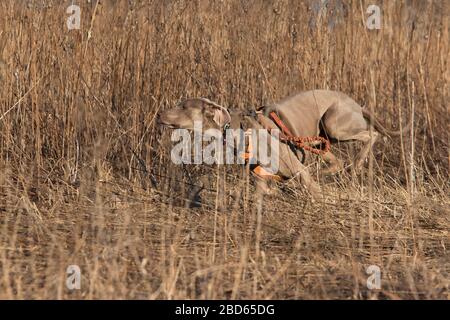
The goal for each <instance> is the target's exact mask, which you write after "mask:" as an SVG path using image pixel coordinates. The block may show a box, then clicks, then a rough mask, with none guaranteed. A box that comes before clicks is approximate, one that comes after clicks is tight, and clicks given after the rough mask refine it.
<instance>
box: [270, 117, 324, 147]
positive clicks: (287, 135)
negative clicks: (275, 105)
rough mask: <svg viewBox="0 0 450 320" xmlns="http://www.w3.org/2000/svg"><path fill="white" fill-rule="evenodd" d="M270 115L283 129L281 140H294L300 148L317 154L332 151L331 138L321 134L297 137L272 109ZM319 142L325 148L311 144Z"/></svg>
mask: <svg viewBox="0 0 450 320" xmlns="http://www.w3.org/2000/svg"><path fill="white" fill-rule="evenodd" d="M269 116H270V117H271V118H272V120H273V121H274V122H275V123H276V124H277V126H278V127H279V128H280V129H281V131H282V133H283V135H280V140H282V141H289V142H292V143H294V144H295V145H296V146H297V147H298V148H301V149H304V150H306V151H309V152H311V153H314V154H317V155H324V154H325V153H327V152H328V151H330V149H331V144H330V140H328V139H326V138H324V137H320V136H309V137H296V136H294V135H293V134H292V132H291V131H290V130H289V128H288V127H287V126H286V125H285V124H284V123H283V121H281V119H280V118H279V117H278V115H277V114H276V113H275V112H274V111H272V112H271V113H270V114H269ZM317 142H319V143H321V144H322V143H323V144H325V147H324V148H323V149H317V148H314V147H313V146H311V144H313V143H314V144H316V143H317Z"/></svg>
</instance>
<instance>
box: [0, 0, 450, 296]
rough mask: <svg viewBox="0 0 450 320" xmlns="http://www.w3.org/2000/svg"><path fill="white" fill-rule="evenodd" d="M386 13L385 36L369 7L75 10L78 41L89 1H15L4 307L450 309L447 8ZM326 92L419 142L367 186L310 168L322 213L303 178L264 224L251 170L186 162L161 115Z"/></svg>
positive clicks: (5, 30)
mask: <svg viewBox="0 0 450 320" xmlns="http://www.w3.org/2000/svg"><path fill="white" fill-rule="evenodd" d="M376 2H377V4H378V5H379V6H380V7H381V9H382V28H381V30H368V29H367V28H366V27H365V25H364V22H365V20H366V19H367V17H368V16H369V14H368V13H366V9H367V7H368V6H369V4H371V3H369V2H368V1H342V2H338V1H330V5H329V8H328V10H327V14H326V15H323V16H322V18H321V19H317V14H316V11H315V9H314V8H315V7H314V4H313V2H312V1H309V2H308V1H298V0H292V1H288V0H280V1H244V0H242V1H238V0H230V1H218V0H217V1H206V0H205V1H202V0H194V1H159V0H158V1H103V2H102V3H101V4H99V5H97V3H96V1H95V0H93V1H91V2H90V3H88V2H87V1H75V3H77V4H79V5H80V6H81V10H82V11H81V18H82V19H81V28H80V30H70V31H69V30H68V29H67V26H66V19H67V18H68V17H69V14H68V13H66V8H67V6H68V5H69V4H71V3H72V2H71V1H31V0H30V1H25V0H23V1H15V0H6V1H1V2H0V12H1V14H0V84H1V85H0V298H3V299H24V298H32V299H78V298H82V299H106V298H113V299H123V298H129V299H183V298H188V299H205V298H208V299H219V298H220V299H272V298H276V299H313V298H318V299H332V298H339V299H367V298H379V299H402V298H403V299H404V298H413V299H429V298H439V299H448V298H450V295H449V286H450V280H449V279H450V275H449V273H450V254H449V248H450V234H449V229H450V211H449V205H450V201H449V183H448V181H449V180H448V178H449V175H448V172H449V171H448V170H449V161H450V154H449V148H448V147H449V135H448V129H449V127H448V123H449V114H448V106H449V104H448V101H449V96H448V92H449V85H448V79H449V65H448V52H449V23H448V16H449V12H448V5H447V2H446V1H427V2H425V1H376ZM341 3H342V5H341ZM313 88H324V89H326V88H328V89H334V90H340V91H343V92H345V93H347V94H348V95H350V96H351V97H353V98H354V99H355V100H356V101H358V102H359V103H361V105H365V106H368V107H372V108H373V109H374V111H375V113H376V114H377V116H378V117H379V118H380V119H381V121H382V122H383V123H384V124H386V126H387V127H390V128H399V127H400V126H402V125H405V123H406V122H407V121H413V122H414V131H413V134H408V135H407V136H406V137H404V138H385V139H380V140H379V142H377V143H376V145H375V147H374V152H373V158H371V159H372V160H371V161H369V163H368V164H367V166H366V168H369V169H370V170H368V169H365V170H363V172H361V173H359V174H355V173H348V174H339V175H337V176H335V177H332V178H325V177H322V176H321V175H320V170H316V169H317V165H316V164H311V170H312V172H315V177H316V178H317V179H318V180H319V181H320V184H321V186H322V187H323V189H324V193H323V196H322V198H321V200H319V201H317V202H312V201H311V200H310V198H309V197H308V196H307V195H306V194H305V193H304V192H302V188H301V187H300V186H299V185H298V183H297V182H292V183H291V184H289V185H287V186H282V188H281V191H280V192H279V193H278V194H276V195H272V196H268V197H266V198H265V199H264V206H263V211H262V213H261V214H258V212H257V211H256V208H255V205H254V199H253V197H252V190H253V184H252V182H251V180H250V179H246V177H245V175H243V174H242V170H240V169H239V168H234V167H233V168H230V167H226V168H215V167H205V166H184V167H180V166H175V165H173V164H172V163H171V162H170V147H171V142H170V131H169V130H166V129H162V128H160V127H159V126H158V125H157V123H156V121H155V119H156V116H157V114H158V112H159V111H160V110H164V109H166V108H170V107H173V106H174V105H175V104H176V103H177V102H178V101H179V100H180V99H181V98H185V97H193V96H203V97H208V98H210V99H212V100H214V101H216V102H218V103H220V104H223V105H225V106H228V107H233V108H243V109H253V108H254V107H255V106H259V105H261V104H263V103H271V102H274V101H277V100H278V99H280V98H283V97H285V96H287V95H289V94H292V93H295V92H297V91H301V90H308V89H313ZM354 148H358V146H357V145H353V144H351V143H350V144H345V145H336V146H334V147H333V150H334V151H335V152H336V153H338V154H340V155H341V156H342V157H344V158H346V159H348V158H349V156H348V155H349V154H350V155H351V154H352V150H353V149H354ZM202 175H203V176H205V175H206V176H207V177H208V178H209V179H207V181H206V182H201V181H204V179H203V180H201V179H199V178H198V177H200V176H202ZM221 179H223V180H224V181H225V185H224V187H222V184H220V183H219V182H220V180H221ZM200 183H204V185H203V186H204V188H205V190H203V191H202V193H201V196H200V197H201V206H198V207H195V206H193V205H192V203H190V202H189V201H188V200H189V199H192V194H193V191H195V190H196V188H197V186H198V185H199V184H200ZM218 186H221V187H220V189H221V190H218V188H217V187H218ZM219 191H221V192H223V194H224V195H225V199H224V201H225V205H223V204H221V205H219V202H220V201H221V199H220V198H221V197H220V196H219V194H220V193H221V192H219ZM219 209H220V210H219ZM72 264H75V265H79V266H80V268H81V272H82V278H81V289H80V290H72V291H71V290H68V289H67V288H66V285H65V281H66V276H67V274H66V268H67V267H68V266H69V265H72ZM369 265H378V266H379V267H380V269H381V272H382V275H381V277H382V278H381V284H382V288H381V289H380V290H372V291H371V290H368V289H367V286H366V279H367V277H368V275H367V274H366V272H365V271H366V268H367V267H368V266H369Z"/></svg>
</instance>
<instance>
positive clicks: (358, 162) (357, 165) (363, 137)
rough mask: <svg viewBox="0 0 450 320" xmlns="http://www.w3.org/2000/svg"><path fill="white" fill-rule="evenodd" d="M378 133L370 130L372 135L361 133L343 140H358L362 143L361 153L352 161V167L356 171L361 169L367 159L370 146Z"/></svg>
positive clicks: (367, 132)
mask: <svg viewBox="0 0 450 320" xmlns="http://www.w3.org/2000/svg"><path fill="white" fill-rule="evenodd" d="M378 135H379V134H378V133H377V132H376V131H375V130H372V134H370V131H361V132H359V133H358V134H356V135H353V136H350V137H348V138H347V139H345V140H359V141H362V142H363V143H364V144H363V147H362V149H361V151H360V152H359V153H358V155H357V156H356V158H355V160H354V161H353V167H354V169H355V170H356V171H359V170H360V169H361V167H362V166H363V164H364V161H365V160H366V159H367V156H368V155H369V152H370V150H371V149H372V146H373V145H374V143H375V142H376V140H377V138H378Z"/></svg>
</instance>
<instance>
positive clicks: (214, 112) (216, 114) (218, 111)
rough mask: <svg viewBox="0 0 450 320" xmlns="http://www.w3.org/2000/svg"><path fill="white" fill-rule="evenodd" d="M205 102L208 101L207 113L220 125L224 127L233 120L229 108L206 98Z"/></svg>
mask: <svg viewBox="0 0 450 320" xmlns="http://www.w3.org/2000/svg"><path fill="white" fill-rule="evenodd" d="M204 102H206V106H205V111H204V112H205V115H206V116H207V117H209V118H210V119H212V120H213V121H214V122H215V123H216V124H217V125H218V126H219V127H221V128H222V127H223V126H224V125H226V124H227V123H230V122H231V115H230V112H228V110H227V108H225V107H222V106H220V105H218V104H216V103H214V102H211V101H209V100H206V99H205V100H204Z"/></svg>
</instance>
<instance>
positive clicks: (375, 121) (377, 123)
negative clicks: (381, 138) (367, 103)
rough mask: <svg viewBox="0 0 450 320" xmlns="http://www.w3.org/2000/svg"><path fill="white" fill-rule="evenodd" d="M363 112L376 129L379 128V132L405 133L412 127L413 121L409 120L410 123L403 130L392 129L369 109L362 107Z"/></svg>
mask: <svg viewBox="0 0 450 320" xmlns="http://www.w3.org/2000/svg"><path fill="white" fill-rule="evenodd" d="M362 114H363V116H364V118H366V119H367V120H369V122H370V124H371V125H373V126H374V127H375V129H377V130H378V131H379V132H381V133H382V134H384V135H385V136H400V135H404V134H405V133H407V132H408V131H409V129H410V128H411V122H408V124H407V125H406V126H404V127H403V128H402V129H401V130H398V131H392V130H389V129H386V128H385V127H384V126H383V125H382V124H381V122H380V121H379V120H378V119H377V118H376V117H375V115H374V114H373V113H372V112H370V111H369V110H367V109H366V108H362Z"/></svg>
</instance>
